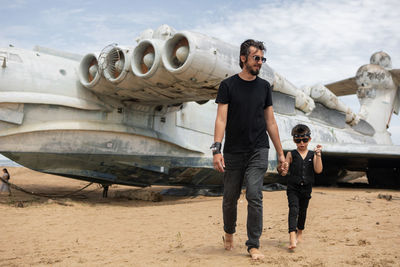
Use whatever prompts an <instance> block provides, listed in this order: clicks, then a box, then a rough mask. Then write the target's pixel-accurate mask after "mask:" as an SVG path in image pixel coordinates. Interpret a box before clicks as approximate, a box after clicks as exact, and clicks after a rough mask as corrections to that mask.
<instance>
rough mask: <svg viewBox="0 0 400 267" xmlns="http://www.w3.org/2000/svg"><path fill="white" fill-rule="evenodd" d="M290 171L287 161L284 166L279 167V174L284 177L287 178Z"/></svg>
mask: <svg viewBox="0 0 400 267" xmlns="http://www.w3.org/2000/svg"><path fill="white" fill-rule="evenodd" d="M288 171H289V163H287V162H286V161H285V162H284V163H282V164H279V165H278V173H279V174H280V175H282V176H286V174H287V173H288Z"/></svg>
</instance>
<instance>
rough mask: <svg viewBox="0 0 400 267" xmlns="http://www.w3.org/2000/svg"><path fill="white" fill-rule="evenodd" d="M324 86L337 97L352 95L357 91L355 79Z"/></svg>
mask: <svg viewBox="0 0 400 267" xmlns="http://www.w3.org/2000/svg"><path fill="white" fill-rule="evenodd" d="M325 86H326V87H327V88H328V89H329V90H331V91H332V92H333V93H334V94H335V95H337V96H343V95H354V94H355V93H356V92H357V89H358V86H357V83H356V78H355V77H352V78H348V79H345V80H341V81H338V82H334V83H330V84H326V85H325Z"/></svg>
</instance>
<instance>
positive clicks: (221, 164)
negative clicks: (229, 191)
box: [213, 153, 225, 172]
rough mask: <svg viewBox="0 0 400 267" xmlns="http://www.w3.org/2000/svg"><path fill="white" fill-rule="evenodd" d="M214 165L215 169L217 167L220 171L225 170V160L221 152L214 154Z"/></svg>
mask: <svg viewBox="0 0 400 267" xmlns="http://www.w3.org/2000/svg"><path fill="white" fill-rule="evenodd" d="M213 165H214V169H216V170H217V171H219V172H224V171H225V170H224V168H225V160H224V157H223V156H222V154H221V153H218V154H215V155H214V156H213Z"/></svg>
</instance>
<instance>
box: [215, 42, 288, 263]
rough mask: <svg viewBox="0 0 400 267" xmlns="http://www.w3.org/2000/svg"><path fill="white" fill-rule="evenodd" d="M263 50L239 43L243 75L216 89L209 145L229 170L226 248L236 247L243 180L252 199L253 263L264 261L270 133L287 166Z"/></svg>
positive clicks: (218, 162)
mask: <svg viewBox="0 0 400 267" xmlns="http://www.w3.org/2000/svg"><path fill="white" fill-rule="evenodd" d="M264 51H265V47H264V44H263V43H262V42H259V41H254V40H251V39H250V40H246V41H245V42H243V43H242V44H241V46H240V63H239V65H240V67H241V68H242V71H241V72H240V73H238V74H236V75H233V76H231V77H229V78H227V79H225V80H223V81H222V82H221V84H220V87H219V89H218V95H217V99H216V101H215V102H216V103H218V111H217V117H216V120H215V131H214V144H213V145H212V146H211V148H212V150H213V154H214V156H213V157H214V158H213V164H214V168H215V169H216V170H218V171H219V172H225V173H224V197H223V205H222V207H223V219H224V231H225V239H224V243H225V244H224V245H225V249H226V250H232V249H233V234H234V233H235V231H236V218H237V201H238V199H239V197H240V192H241V187H242V185H243V182H245V184H246V199H247V201H248V207H247V236H248V240H247V242H246V246H247V251H248V252H249V253H250V255H251V257H252V258H253V259H262V258H264V255H263V254H262V253H261V252H260V251H259V246H260V244H259V243H260V242H259V239H260V236H261V233H262V224H263V206H262V205H263V204H262V196H263V195H262V186H263V180H264V175H265V172H266V170H267V168H268V150H269V141H268V134H269V136H270V138H271V140H272V142H273V144H274V147H275V149H276V151H277V153H278V164H279V168H281V166H283V165H282V164H283V163H284V162H285V156H284V154H283V150H282V145H281V142H280V138H279V132H278V126H277V124H276V121H275V117H274V110H273V108H272V98H271V86H270V84H269V83H268V82H267V81H266V80H263V79H261V78H260V77H258V76H257V75H258V74H259V72H260V69H261V66H262V63H264V62H265V58H264ZM267 132H268V134H267ZM224 133H226V136H225V145H224V150H223V152H224V155H223V156H222V154H221V142H222V139H223V137H224Z"/></svg>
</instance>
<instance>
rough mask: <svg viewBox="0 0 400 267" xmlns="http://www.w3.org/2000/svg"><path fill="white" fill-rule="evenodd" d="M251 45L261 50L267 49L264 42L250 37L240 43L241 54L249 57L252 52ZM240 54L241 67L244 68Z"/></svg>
mask: <svg viewBox="0 0 400 267" xmlns="http://www.w3.org/2000/svg"><path fill="white" fill-rule="evenodd" d="M250 46H254V47H255V48H256V49H258V50H261V51H267V49H266V48H265V46H264V43H263V42H261V41H256V40H253V39H248V40H246V41H244V42H243V43H242V44H241V45H240V56H245V57H246V58H247V57H248V56H249V54H250ZM240 56H239V66H240V68H242V69H243V62H242V60H241V59H240Z"/></svg>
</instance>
